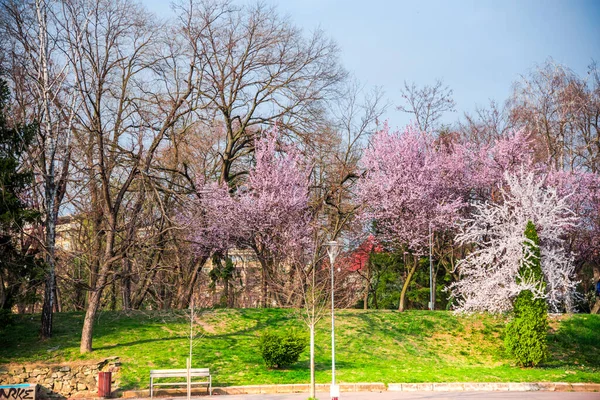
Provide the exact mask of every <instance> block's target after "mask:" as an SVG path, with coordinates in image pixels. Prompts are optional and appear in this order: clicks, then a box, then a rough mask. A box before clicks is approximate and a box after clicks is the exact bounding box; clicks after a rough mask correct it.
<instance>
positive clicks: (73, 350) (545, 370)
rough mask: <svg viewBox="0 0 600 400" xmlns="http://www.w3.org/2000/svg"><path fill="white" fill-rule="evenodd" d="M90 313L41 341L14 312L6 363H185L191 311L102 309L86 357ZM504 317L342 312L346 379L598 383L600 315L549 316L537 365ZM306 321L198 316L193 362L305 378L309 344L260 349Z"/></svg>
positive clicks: (140, 377)
mask: <svg viewBox="0 0 600 400" xmlns="http://www.w3.org/2000/svg"><path fill="white" fill-rule="evenodd" d="M329 321H330V320H329V319H328V318H326V319H323V320H322V321H321V322H320V323H319V325H318V329H317V335H316V343H317V346H316V355H317V356H316V357H317V358H316V369H317V372H316V378H317V382H320V383H326V382H328V381H330V379H331V358H330V355H331V347H330V343H331V340H330V322H329ZM82 323H83V314H81V313H62V314H56V316H55V334H54V337H53V338H52V339H50V340H47V341H40V340H39V339H38V330H39V316H38V315H35V316H31V315H21V316H16V317H15V321H14V323H13V325H12V326H11V327H9V328H5V329H4V330H0V343H2V345H1V347H0V363H9V362H13V363H25V362H36V361H45V362H61V361H66V360H69V361H71V360H73V361H74V360H85V359H100V358H103V357H107V356H119V357H120V358H121V362H122V369H121V370H122V374H121V388H122V389H134V388H145V387H147V386H148V376H149V370H150V369H152V368H185V359H186V357H187V354H188V350H189V347H188V346H189V341H188V334H189V330H188V329H189V325H188V322H186V320H185V317H184V316H183V313H181V312H180V313H173V312H169V313H166V312H129V313H123V312H102V313H100V315H99V318H98V320H97V321H96V325H95V329H94V343H93V344H94V349H95V350H94V352H93V353H91V354H88V355H84V356H82V355H80V354H79V339H80V335H81V326H82ZM504 323H505V320H504V319H503V318H502V317H494V316H489V315H472V316H457V315H454V314H452V313H450V312H444V311H436V312H429V311H408V312H404V313H399V312H394V311H360V310H343V311H339V312H338V313H337V314H336V361H337V368H336V373H337V378H338V380H339V381H340V382H385V383H390V382H453V381H478V382H483V381H488V382H502V381H504V382H506V381H510V382H526V381H566V382H600V356H598V355H599V354H600V316H598V315H573V316H569V317H562V318H560V319H558V320H552V321H551V324H550V325H551V330H550V332H549V334H548V342H549V350H550V357H549V359H548V360H547V361H546V362H545V363H543V364H542V365H541V366H539V367H537V368H519V367H516V366H515V365H514V363H513V362H512V360H510V359H509V358H507V356H506V355H505V353H504V350H503V344H502V331H503V327H504ZM292 326H294V327H297V328H301V329H302V328H304V329H305V326H304V325H303V324H302V322H301V321H300V320H299V319H298V317H297V315H295V314H294V311H291V310H282V309H239V310H238V309H223V310H214V311H206V312H205V313H203V314H202V316H201V318H200V320H199V327H200V328H201V331H202V337H201V338H198V339H197V340H196V345H195V348H194V360H193V366H194V367H210V368H211V370H212V371H213V373H214V376H213V382H215V384H216V385H217V386H220V385H250V384H277V383H306V382H308V381H309V371H308V351H306V352H305V353H303V354H302V356H301V358H300V361H299V362H298V363H297V364H296V365H294V366H293V367H291V368H289V369H287V370H269V369H267V368H266V367H265V366H264V363H263V361H262V359H261V357H260V354H259V352H258V341H257V337H258V335H259V334H260V333H261V332H262V331H263V330H265V329H267V328H269V329H284V328H286V327H292Z"/></svg>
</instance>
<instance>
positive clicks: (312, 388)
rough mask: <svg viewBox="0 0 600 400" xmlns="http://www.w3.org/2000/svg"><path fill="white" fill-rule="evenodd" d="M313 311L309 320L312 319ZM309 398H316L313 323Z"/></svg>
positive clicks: (313, 324) (312, 323)
mask: <svg viewBox="0 0 600 400" xmlns="http://www.w3.org/2000/svg"><path fill="white" fill-rule="evenodd" d="M314 317H315V315H314V311H313V315H312V316H311V318H313V319H314ZM309 328H310V398H311V399H314V398H316V396H315V394H316V390H315V388H316V385H315V323H314V321H311V323H310V325H309Z"/></svg>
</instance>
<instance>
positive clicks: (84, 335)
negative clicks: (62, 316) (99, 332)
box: [79, 217, 115, 354]
mask: <svg viewBox="0 0 600 400" xmlns="http://www.w3.org/2000/svg"><path fill="white" fill-rule="evenodd" d="M114 220H115V218H114V217H113V218H112V219H111V221H110V222H111V224H110V225H111V227H112V229H111V230H109V231H108V234H107V235H106V250H105V252H104V262H103V264H102V267H101V268H100V271H99V274H98V279H97V281H96V286H95V288H93V289H92V290H91V291H90V296H89V301H88V305H87V310H86V312H85V318H84V320H83V328H82V330H81V345H80V346H79V352H80V353H82V354H83V353H89V352H91V351H92V335H93V332H94V320H95V319H96V313H97V312H98V307H99V306H100V300H101V298H102V292H103V291H104V286H105V285H106V280H107V276H108V271H109V270H110V265H109V264H108V263H109V260H110V258H111V257H112V253H113V245H114V240H115V239H114V238H115V231H114V226H115V224H114Z"/></svg>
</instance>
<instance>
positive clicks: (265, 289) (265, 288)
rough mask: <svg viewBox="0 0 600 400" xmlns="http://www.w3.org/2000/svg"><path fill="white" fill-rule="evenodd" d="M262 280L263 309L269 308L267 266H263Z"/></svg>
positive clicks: (261, 302)
mask: <svg viewBox="0 0 600 400" xmlns="http://www.w3.org/2000/svg"><path fill="white" fill-rule="evenodd" d="M261 264H262V263H261ZM261 279H262V281H261V295H260V305H261V307H262V308H267V296H268V285H267V268H266V266H265V265H263V267H262V274H261Z"/></svg>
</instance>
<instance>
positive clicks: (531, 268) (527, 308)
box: [504, 221, 548, 366]
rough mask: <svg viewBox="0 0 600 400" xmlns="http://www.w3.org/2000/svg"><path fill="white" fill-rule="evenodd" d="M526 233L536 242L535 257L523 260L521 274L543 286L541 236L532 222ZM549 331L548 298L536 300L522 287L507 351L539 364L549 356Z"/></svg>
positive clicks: (522, 361)
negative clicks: (526, 260)
mask: <svg viewBox="0 0 600 400" xmlns="http://www.w3.org/2000/svg"><path fill="white" fill-rule="evenodd" d="M525 236H526V237H527V238H528V239H530V240H532V241H533V243H534V244H533V245H532V244H531V243H529V242H527V243H525V245H526V246H532V247H533V254H534V257H533V259H531V260H529V261H528V262H525V263H523V264H524V266H523V267H522V268H523V269H524V270H522V271H521V275H522V276H524V277H525V278H527V279H529V278H534V279H535V280H537V281H538V282H540V284H541V285H544V277H543V275H542V268H541V265H540V250H539V238H538V235H537V232H536V229H535V226H534V225H533V223H532V222H531V221H529V222H528V223H527V228H526V229H525ZM547 331H548V309H547V305H546V300H545V299H535V298H534V297H533V293H532V292H531V291H529V290H523V291H522V292H521V293H519V295H518V296H517V298H516V300H515V304H514V318H513V320H512V321H511V322H509V324H508V325H507V326H506V332H505V337H504V345H505V346H506V350H507V351H508V353H509V354H510V355H511V356H513V357H514V358H515V359H516V360H517V363H518V364H520V365H521V366H536V365H537V364H539V363H540V362H542V361H543V360H544V359H545V358H546V355H547V352H548V349H547V344H546V332H547Z"/></svg>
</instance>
